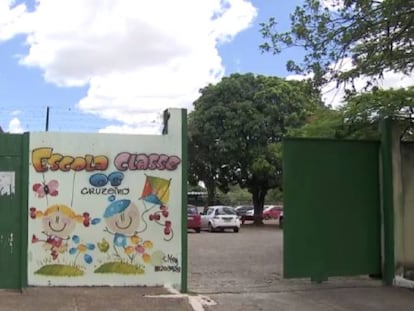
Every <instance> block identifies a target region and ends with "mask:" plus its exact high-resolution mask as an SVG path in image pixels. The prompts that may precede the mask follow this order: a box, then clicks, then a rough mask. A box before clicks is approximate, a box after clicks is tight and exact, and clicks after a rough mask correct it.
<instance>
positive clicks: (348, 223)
mask: <svg viewBox="0 0 414 311" xmlns="http://www.w3.org/2000/svg"><path fill="white" fill-rule="evenodd" d="M283 174H284V213H285V214H284V215H285V223H284V277H285V278H300V277H311V278H315V279H319V280H321V279H324V278H327V277H329V276H350V275H367V274H379V273H380V272H381V232H380V222H381V220H380V193H379V187H380V182H379V142H371V141H368V142H367V141H334V140H321V139H286V140H285V141H284V143H283Z"/></svg>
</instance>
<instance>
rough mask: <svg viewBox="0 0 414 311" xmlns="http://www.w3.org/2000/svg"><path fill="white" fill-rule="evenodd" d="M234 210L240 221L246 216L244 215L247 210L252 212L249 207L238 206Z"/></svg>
mask: <svg viewBox="0 0 414 311" xmlns="http://www.w3.org/2000/svg"><path fill="white" fill-rule="evenodd" d="M234 209H235V210H236V213H237V215H239V217H240V219H241V218H242V217H243V216H246V213H247V212H248V211H249V210H253V206H251V205H239V206H236V207H235V208H234Z"/></svg>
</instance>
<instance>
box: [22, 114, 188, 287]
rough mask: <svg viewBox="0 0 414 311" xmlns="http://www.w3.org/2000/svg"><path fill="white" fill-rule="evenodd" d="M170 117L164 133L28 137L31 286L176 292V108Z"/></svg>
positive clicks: (178, 220) (179, 167)
mask: <svg viewBox="0 0 414 311" xmlns="http://www.w3.org/2000/svg"><path fill="white" fill-rule="evenodd" d="M170 113H171V117H170V119H169V127H168V130H169V132H168V135H151V136H149V135H145V136H144V135H142V136H141V135H139V136H138V135H117V134H76V133H51V132H42V133H40V132H36V133H31V134H30V163H29V206H28V208H29V230H28V231H29V247H28V284H29V285H52V286H59V285H62V286H81V285H85V286H91V285H111V286H122V285H148V286H152V285H163V284H169V285H173V286H176V287H180V283H181V273H182V271H183V267H182V258H181V254H182V245H181V235H182V232H181V208H182V198H181V194H182V165H183V163H182V162H181V159H182V154H181V152H182V151H181V150H182V133H181V124H182V123H181V122H182V119H181V115H182V114H181V113H182V110H181V109H171V110H170ZM136 155H140V156H139V157H137V159H139V161H134V157H135V156H136ZM146 159H149V162H150V163H145V160H146ZM111 174H112V175H111ZM148 182H152V185H150V184H149V183H148ZM45 185H48V189H47V188H45ZM151 197H153V198H158V199H161V200H164V203H160V202H155V201H154V202H151Z"/></svg>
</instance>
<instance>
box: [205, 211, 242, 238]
mask: <svg viewBox="0 0 414 311" xmlns="http://www.w3.org/2000/svg"><path fill="white" fill-rule="evenodd" d="M201 228H202V229H208V230H209V231H210V232H213V231H216V230H220V231H223V230H224V229H233V231H234V232H239V230H240V218H239V216H238V215H237V213H236V211H235V210H234V208H233V207H231V206H224V205H216V206H209V207H208V208H207V211H206V212H205V213H203V215H201Z"/></svg>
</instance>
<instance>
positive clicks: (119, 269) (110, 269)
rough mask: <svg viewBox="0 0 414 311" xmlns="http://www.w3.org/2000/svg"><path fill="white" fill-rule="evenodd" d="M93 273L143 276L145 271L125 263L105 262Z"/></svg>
mask: <svg viewBox="0 0 414 311" xmlns="http://www.w3.org/2000/svg"><path fill="white" fill-rule="evenodd" d="M95 273H120V274H144V273H145V270H144V269H142V268H141V267H139V266H135V265H131V264H129V263H126V262H119V261H114V262H106V263H104V264H103V265H102V266H100V267H99V268H97V269H96V270H95Z"/></svg>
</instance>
